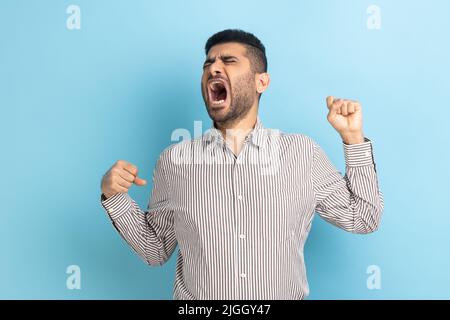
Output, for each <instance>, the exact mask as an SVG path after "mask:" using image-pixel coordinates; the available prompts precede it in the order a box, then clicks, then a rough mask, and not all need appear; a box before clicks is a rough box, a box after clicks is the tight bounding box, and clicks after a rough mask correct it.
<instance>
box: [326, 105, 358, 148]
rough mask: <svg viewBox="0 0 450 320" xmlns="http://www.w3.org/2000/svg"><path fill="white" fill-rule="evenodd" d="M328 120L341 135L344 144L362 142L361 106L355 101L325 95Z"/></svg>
mask: <svg viewBox="0 0 450 320" xmlns="http://www.w3.org/2000/svg"><path fill="white" fill-rule="evenodd" d="M327 107H328V110H329V112H328V116H327V119H328V122H330V124H331V125H332V126H333V128H335V129H336V131H337V132H338V133H339V134H340V135H341V138H342V140H343V141H344V143H346V144H356V143H363V142H364V134H363V131H362V107H361V104H360V103H359V102H357V101H353V100H347V99H335V98H334V97H332V96H329V97H327Z"/></svg>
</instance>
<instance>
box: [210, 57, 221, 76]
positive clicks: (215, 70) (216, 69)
mask: <svg viewBox="0 0 450 320" xmlns="http://www.w3.org/2000/svg"><path fill="white" fill-rule="evenodd" d="M209 72H210V73H211V76H212V77H214V76H216V75H218V74H222V73H223V65H222V62H221V61H220V60H219V59H217V60H216V61H214V63H212V64H211V65H210V66H209Z"/></svg>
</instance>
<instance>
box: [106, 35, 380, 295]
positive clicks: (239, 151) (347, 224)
mask: <svg viewBox="0 0 450 320" xmlns="http://www.w3.org/2000/svg"><path fill="white" fill-rule="evenodd" d="M205 53H206V60H205V63H204V66H203V76H202V79H201V90H202V95H203V99H204V101H205V105H206V108H207V111H208V114H209V116H210V117H211V119H212V127H211V129H210V130H209V131H208V132H207V133H205V134H204V135H203V136H202V137H199V138H196V139H192V140H189V141H183V142H180V143H177V144H173V145H171V146H170V147H168V148H167V149H166V150H164V151H163V152H162V153H161V155H160V157H159V159H158V161H157V164H156V168H155V170H154V173H153V190H152V195H151V198H150V201H149V204H148V206H147V210H146V211H145V212H144V211H143V210H142V209H141V208H140V207H139V205H138V204H136V202H135V201H134V200H132V199H131V197H130V196H129V195H128V193H127V192H128V189H129V188H130V187H131V186H132V184H136V185H139V186H142V185H145V184H146V181H145V180H143V179H141V178H139V177H138V169H137V168H136V166H134V165H133V164H131V163H129V162H127V161H123V160H119V161H117V162H116V163H115V164H114V165H113V166H112V167H111V169H110V170H108V172H107V173H105V175H104V177H103V179H102V184H101V189H102V200H101V201H102V204H103V206H104V208H105V210H106V212H107V213H108V215H109V217H110V218H111V220H112V222H113V225H114V226H115V228H116V229H117V230H118V232H119V233H120V234H121V236H122V237H123V238H124V239H125V240H126V241H127V242H128V243H129V244H130V245H131V247H132V248H133V249H134V250H135V251H136V252H137V253H138V254H139V255H140V256H141V257H142V258H143V259H144V260H145V261H146V262H147V263H148V264H150V265H162V264H164V263H165V262H166V261H167V260H168V259H169V258H170V256H171V255H172V253H173V252H174V250H175V248H176V246H177V244H178V245H179V250H178V253H177V265H176V276H175V285H174V298H175V299H303V298H305V297H306V296H307V295H308V293H309V288H308V283H307V279H306V270H305V265H304V257H303V247H304V244H305V241H306V239H307V236H308V233H309V231H310V228H311V223H312V220H313V217H314V213H315V212H317V213H318V214H319V215H320V216H321V217H323V218H324V219H325V220H327V221H329V222H330V223H332V224H334V225H336V226H338V227H339V228H342V229H344V230H347V231H350V232H353V233H369V232H373V231H375V230H376V229H377V228H378V226H379V222H380V217H381V213H382V209H383V198H382V194H381V192H380V190H379V187H378V181H377V174H376V168H375V163H374V159H373V154H372V144H371V142H370V140H369V139H367V138H366V137H365V136H364V134H363V130H362V108H361V105H360V104H359V103H358V102H356V101H352V100H346V99H336V98H334V97H328V98H327V99H326V105H327V108H328V117H327V119H328V121H329V123H330V124H331V125H332V126H333V127H334V128H335V129H336V131H337V132H338V133H339V135H340V137H341V139H342V142H343V148H344V154H345V162H346V173H345V176H342V175H341V174H340V172H338V171H337V170H336V168H335V167H334V166H333V164H332V163H331V162H330V161H329V159H328V158H327V156H326V155H325V153H324V152H323V150H322V149H321V148H320V146H319V145H317V144H316V143H315V142H314V140H312V139H311V138H309V137H307V136H305V135H303V134H286V133H280V132H278V133H277V131H274V130H268V129H265V128H264V127H263V125H262V123H261V121H260V119H259V117H258V106H259V99H260V97H261V94H262V93H263V92H264V91H265V90H266V89H267V88H268V86H269V83H270V77H269V74H268V73H267V59H266V54H265V48H264V46H263V44H262V43H261V42H260V41H259V40H258V39H257V38H256V37H255V36H254V35H253V34H250V33H247V32H244V31H242V30H224V31H222V32H219V33H217V34H215V35H213V36H212V37H211V38H209V39H208V41H207V43H206V46H205ZM180 159H181V161H180ZM267 167H269V169H270V170H267Z"/></svg>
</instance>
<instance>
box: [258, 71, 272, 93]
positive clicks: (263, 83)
mask: <svg viewBox="0 0 450 320" xmlns="http://www.w3.org/2000/svg"><path fill="white" fill-rule="evenodd" d="M255 81H256V91H257V92H258V93H263V92H264V91H266V89H267V87H269V84H270V76H269V74H268V73H267V72H264V73H257V74H256V75H255Z"/></svg>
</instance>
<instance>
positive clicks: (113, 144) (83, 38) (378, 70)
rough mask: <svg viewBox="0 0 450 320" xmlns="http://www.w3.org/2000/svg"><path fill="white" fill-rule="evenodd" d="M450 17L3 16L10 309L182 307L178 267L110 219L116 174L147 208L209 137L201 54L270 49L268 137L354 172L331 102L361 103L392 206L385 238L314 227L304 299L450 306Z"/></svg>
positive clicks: (0, 293)
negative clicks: (218, 35)
mask: <svg viewBox="0 0 450 320" xmlns="http://www.w3.org/2000/svg"><path fill="white" fill-rule="evenodd" d="M449 15H450V2H449V1H446V0H441V1H439V0H433V1H423V0H422V1H406V0H397V1H391V0H371V1H365V0H340V1H334V0H333V1H331V0H328V1H325V0H320V1H317V0H302V1H297V0H295V1H294V0H292V1H253V0H252V1H241V0H240V1H238V0H230V1H200V0H192V1H181V0H171V1H154V0H133V1H125V0H115V1H106V0H77V1H63V0H61V1H55V0H40V1H25V0H1V1H0V111H1V116H0V141H1V149H0V152H1V157H0V164H1V165H0V168H1V181H2V183H1V184H0V197H1V205H0V259H1V260H0V298H2V299H119V298H125V299H172V290H173V281H174V274H175V258H176V254H174V255H173V256H172V257H171V259H170V260H169V261H168V262H167V263H166V264H165V265H164V266H162V267H150V266H148V265H146V264H145V263H144V262H143V261H142V260H141V259H140V258H139V257H138V256H137V255H136V254H135V253H134V252H133V251H132V250H131V249H130V248H129V246H128V245H127V244H126V243H125V241H123V239H121V237H120V236H119V235H118V233H117V231H116V230H115V229H114V228H113V226H112V225H111V221H110V220H109V218H108V216H107V215H106V212H105V211H104V209H103V208H102V206H101V204H100V193H101V191H100V181H101V178H102V176H103V174H104V173H105V172H106V171H107V170H108V169H109V168H110V167H111V166H112V165H113V164H114V162H115V161H117V160H119V159H123V160H127V161H129V162H132V163H134V164H136V165H137V166H138V168H139V170H140V176H141V177H142V178H145V179H147V181H149V182H150V183H148V184H147V185H146V186H145V187H136V186H134V187H132V188H131V189H130V192H129V193H130V195H131V196H132V198H133V199H135V200H136V202H137V203H138V204H139V205H140V206H141V208H145V207H146V206H147V204H148V200H149V196H150V191H151V177H152V172H153V169H154V166H155V162H156V160H157V158H158V155H159V154H160V152H161V151H162V150H163V149H164V148H166V147H167V146H168V145H170V144H172V143H176V142H177V141H178V140H179V139H178V138H176V137H175V138H174V136H173V135H172V133H173V132H174V131H175V130H177V129H180V128H181V129H185V130H187V132H189V133H190V134H191V135H192V137H194V136H195V135H196V134H197V133H198V132H199V131H200V132H204V131H205V130H207V129H208V128H209V127H210V126H211V120H210V119H209V117H208V114H207V112H206V109H205V105H204V102H203V99H202V96H201V91H200V77H201V74H202V64H203V61H204V59H205V55H204V49H203V48H204V45H205V41H206V40H207V39H208V37H209V36H211V35H212V34H213V33H215V32H217V31H220V30H223V29H227V28H240V29H243V30H245V31H249V32H252V33H254V34H255V35H256V36H257V37H258V38H260V39H261V41H262V42H263V43H264V45H265V46H266V50H267V57H268V72H269V74H270V75H271V84H270V87H269V88H268V90H267V91H266V92H265V93H264V94H263V96H262V98H261V105H260V118H261V120H262V121H263V123H264V126H265V127H270V128H277V129H280V130H282V131H284V132H288V133H303V134H306V135H308V136H310V137H311V138H313V139H314V140H315V141H317V142H318V143H319V144H320V146H321V147H322V148H323V149H324V150H325V152H326V153H327V155H328V156H329V158H330V160H331V161H332V162H333V163H334V164H335V166H336V167H337V168H339V170H340V171H341V172H342V173H344V171H345V162H344V154H343V148H342V141H341V139H340V137H339V135H338V134H337V133H336V132H335V130H334V129H333V128H332V127H331V126H330V125H329V124H328V122H327V119H326V115H327V108H326V104H325V97H326V96H328V95H333V96H337V97H343V98H350V99H355V100H358V101H360V102H361V104H362V106H363V110H364V112H363V116H364V120H363V121H364V133H365V135H366V136H367V137H368V138H370V139H371V140H372V142H373V151H374V157H375V162H376V166H377V172H378V179H379V184H380V188H381V190H382V192H383V195H384V201H385V208H384V212H383V217H382V222H381V226H380V228H379V230H378V231H377V232H375V233H372V234H369V235H354V234H350V233H346V232H344V231H342V230H340V229H338V228H336V227H334V226H332V225H330V224H328V223H326V222H325V221H324V220H322V219H321V218H320V217H318V216H316V218H315V219H314V222H313V227H312V230H311V233H310V237H309V239H308V241H307V244H306V247H305V262H306V267H307V275H308V281H309V285H310V296H309V299H394V298H400V299H418V298H425V299H427V298H437V299H443V298H446V299H449V298H450V250H449V244H450V232H449V229H450V210H449V205H448V198H449V195H450V194H449V188H448V183H449V180H450V174H449V164H450V151H449V139H450V129H449V123H448V121H449V119H450V106H449V101H450V80H449V74H450V53H449V52H450V45H449V41H448V37H449V33H450V19H449Z"/></svg>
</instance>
